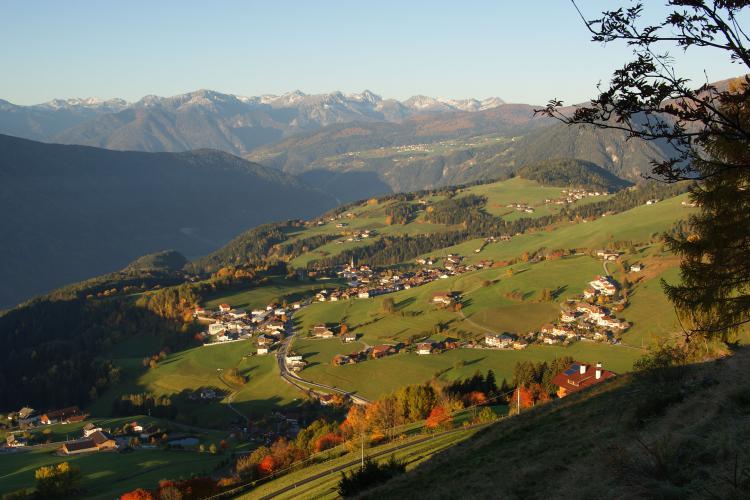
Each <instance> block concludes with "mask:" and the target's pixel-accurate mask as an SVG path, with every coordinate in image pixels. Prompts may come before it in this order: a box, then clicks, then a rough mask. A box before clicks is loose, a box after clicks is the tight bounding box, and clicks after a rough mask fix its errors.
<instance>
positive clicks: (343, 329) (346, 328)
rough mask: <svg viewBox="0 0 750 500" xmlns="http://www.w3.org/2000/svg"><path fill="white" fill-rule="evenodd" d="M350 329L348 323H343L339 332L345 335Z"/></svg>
mask: <svg viewBox="0 0 750 500" xmlns="http://www.w3.org/2000/svg"><path fill="white" fill-rule="evenodd" d="M348 331H349V327H348V326H346V323H341V326H339V333H340V334H341V335H344V334H345V333H346V332H348Z"/></svg>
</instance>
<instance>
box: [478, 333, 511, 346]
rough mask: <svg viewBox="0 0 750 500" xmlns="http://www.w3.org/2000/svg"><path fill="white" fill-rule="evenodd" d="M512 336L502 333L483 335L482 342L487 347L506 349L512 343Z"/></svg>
mask: <svg viewBox="0 0 750 500" xmlns="http://www.w3.org/2000/svg"><path fill="white" fill-rule="evenodd" d="M513 340H514V339H513V337H511V336H510V335H508V334H505V333H503V334H502V335H485V337H484V343H485V344H487V345H488V346H489V347H499V348H501V349H507V348H508V347H510V346H511V344H512V343H513Z"/></svg>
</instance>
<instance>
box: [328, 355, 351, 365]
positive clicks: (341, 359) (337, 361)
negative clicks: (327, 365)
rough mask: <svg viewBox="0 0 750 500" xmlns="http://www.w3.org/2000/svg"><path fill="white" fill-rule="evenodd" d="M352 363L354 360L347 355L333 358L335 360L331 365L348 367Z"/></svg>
mask: <svg viewBox="0 0 750 500" xmlns="http://www.w3.org/2000/svg"><path fill="white" fill-rule="evenodd" d="M351 362H352V359H351V358H350V357H349V356H347V355H346V354H337V355H335V356H334V357H333V360H331V363H332V364H333V365H334V366H341V365H346V364H348V363H351Z"/></svg>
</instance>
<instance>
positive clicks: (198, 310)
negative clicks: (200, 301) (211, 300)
mask: <svg viewBox="0 0 750 500" xmlns="http://www.w3.org/2000/svg"><path fill="white" fill-rule="evenodd" d="M205 314H206V309H205V308H204V307H201V306H196V307H195V311H194V312H193V316H195V317H198V316H203V315H205Z"/></svg>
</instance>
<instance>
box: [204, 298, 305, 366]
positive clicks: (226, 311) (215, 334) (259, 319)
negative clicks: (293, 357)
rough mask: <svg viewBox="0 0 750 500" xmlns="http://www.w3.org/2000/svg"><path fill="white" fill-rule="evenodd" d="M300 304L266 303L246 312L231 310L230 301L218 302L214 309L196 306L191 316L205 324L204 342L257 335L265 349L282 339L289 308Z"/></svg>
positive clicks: (260, 344) (298, 306)
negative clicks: (280, 304)
mask: <svg viewBox="0 0 750 500" xmlns="http://www.w3.org/2000/svg"><path fill="white" fill-rule="evenodd" d="M300 307H302V304H301V303H295V304H292V305H291V306H290V307H281V306H278V305H276V304H269V305H268V306H266V308H265V309H256V310H253V311H251V312H250V313H248V312H247V311H245V310H244V309H233V308H232V307H231V306H230V305H229V304H221V305H219V309H218V310H215V311H207V310H206V309H205V308H203V307H196V309H195V312H194V316H195V318H196V319H197V320H198V321H199V322H201V323H204V324H207V325H208V327H207V330H206V331H205V333H204V334H203V338H204V345H212V344H217V343H225V342H233V341H236V340H244V339H250V338H252V337H253V335H257V343H258V346H259V350H262V349H263V348H266V350H265V352H259V353H258V354H265V353H267V352H268V351H267V348H268V347H270V346H271V345H273V344H274V343H276V342H278V341H279V340H281V339H283V338H284V332H285V330H286V327H287V321H288V318H289V315H290V313H291V311H292V310H294V309H299V308H300Z"/></svg>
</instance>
